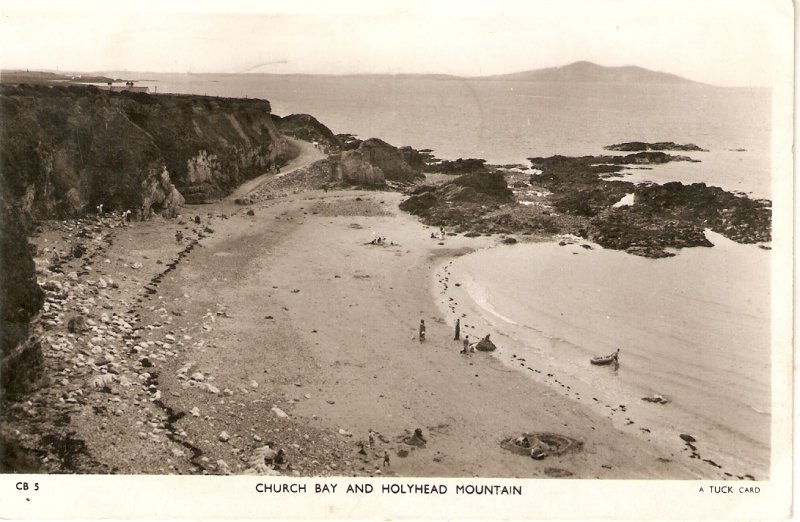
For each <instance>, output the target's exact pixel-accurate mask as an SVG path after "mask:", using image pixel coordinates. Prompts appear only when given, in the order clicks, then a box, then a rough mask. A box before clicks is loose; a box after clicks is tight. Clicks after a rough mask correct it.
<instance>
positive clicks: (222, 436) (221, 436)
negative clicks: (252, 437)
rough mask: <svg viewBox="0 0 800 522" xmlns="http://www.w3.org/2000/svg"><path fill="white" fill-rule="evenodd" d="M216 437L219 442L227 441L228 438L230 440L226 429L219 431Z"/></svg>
mask: <svg viewBox="0 0 800 522" xmlns="http://www.w3.org/2000/svg"><path fill="white" fill-rule="evenodd" d="M217 438H218V439H219V440H220V442H228V440H230V438H231V436H230V435H228V432H227V431H223V432H221V433H220V434H219V436H218V437H217Z"/></svg>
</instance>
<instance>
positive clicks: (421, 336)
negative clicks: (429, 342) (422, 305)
mask: <svg viewBox="0 0 800 522" xmlns="http://www.w3.org/2000/svg"><path fill="white" fill-rule="evenodd" d="M419 340H420V342H422V341H424V340H425V319H420V320H419Z"/></svg>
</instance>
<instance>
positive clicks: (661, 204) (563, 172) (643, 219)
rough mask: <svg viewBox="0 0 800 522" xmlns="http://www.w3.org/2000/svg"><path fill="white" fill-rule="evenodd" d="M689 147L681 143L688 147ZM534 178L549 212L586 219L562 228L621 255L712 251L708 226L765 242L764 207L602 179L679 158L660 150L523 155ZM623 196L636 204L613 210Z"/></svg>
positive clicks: (685, 188)
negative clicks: (533, 170) (572, 155)
mask: <svg viewBox="0 0 800 522" xmlns="http://www.w3.org/2000/svg"><path fill="white" fill-rule="evenodd" d="M687 147H688V146H687ZM530 161H531V164H532V166H533V167H534V168H536V169H539V170H541V174H537V175H533V176H531V177H530V180H529V181H530V183H531V184H532V185H535V186H537V187H541V188H542V189H544V190H547V191H549V193H550V195H549V196H548V199H549V201H550V202H551V204H552V206H553V208H554V209H556V210H557V211H558V212H561V213H564V214H566V215H569V216H572V217H576V218H588V220H587V221H585V222H579V223H580V224H579V225H578V226H577V228H574V227H573V229H571V230H565V232H571V233H575V234H578V235H580V236H582V237H585V238H587V239H591V240H593V241H595V242H597V243H598V244H600V245H602V246H604V247H606V248H614V249H618V250H626V251H628V252H630V253H633V254H637V255H642V256H646V257H665V256H670V255H673V254H671V253H669V252H668V251H667V250H666V249H668V248H684V247H692V246H707V247H708V246H712V244H711V243H710V242H709V241H708V239H706V237H705V233H704V230H705V229H707V228H709V229H711V230H714V231H715V232H718V233H720V234H722V235H724V236H726V237H728V238H729V239H732V240H734V241H737V242H740V243H756V242H768V241H770V239H771V226H772V214H771V203H770V202H769V201H766V200H752V199H749V198H747V197H744V196H740V195H736V194H733V193H730V192H726V191H725V190H723V189H721V188H719V187H709V186H707V185H706V184H705V183H694V184H691V185H684V184H683V183H680V182H670V183H664V184H663V185H658V184H639V185H636V184H633V183H630V182H626V181H609V180H605V179H603V178H602V177H601V176H602V174H604V173H606V172H609V171H612V172H613V171H617V170H618V169H621V168H624V167H625V165H627V164H641V163H642V162H645V163H650V164H652V163H665V162H669V161H686V160H685V158H684V157H683V156H673V155H669V154H666V153H664V152H638V153H635V154H628V155H626V156H618V157H609V156H583V157H577V158H569V157H565V156H552V157H549V158H530ZM604 166H606V167H610V168H608V169H600V168H599V167H604ZM626 194H633V195H634V201H635V204H633V205H628V206H615V205H614V203H616V202H618V201H620V199H621V198H622V197H623V196H625V195H626Z"/></svg>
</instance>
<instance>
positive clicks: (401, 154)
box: [331, 137, 424, 186]
mask: <svg viewBox="0 0 800 522" xmlns="http://www.w3.org/2000/svg"><path fill="white" fill-rule="evenodd" d="M345 143H346V144H347V145H346V146H345V147H344V150H343V151H342V152H341V153H340V154H338V155H334V156H332V157H331V164H332V167H331V169H332V170H331V172H332V174H331V181H332V182H342V183H345V184H349V185H364V186H381V185H384V184H385V183H386V182H387V181H392V182H400V183H411V182H414V181H416V180H419V179H422V178H424V174H422V168H423V166H424V162H423V159H422V155H421V154H420V153H419V152H418V151H416V150H414V149H412V148H411V147H399V148H398V147H394V146H393V145H390V144H388V143H386V142H385V141H382V140H379V139H377V138H372V139H369V140H365V141H360V140H358V139H357V138H353V137H350V138H349V140H348V141H346V142H345ZM356 143H357V145H355V144H356Z"/></svg>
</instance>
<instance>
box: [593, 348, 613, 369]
mask: <svg viewBox="0 0 800 522" xmlns="http://www.w3.org/2000/svg"><path fill="white" fill-rule="evenodd" d="M617 362H619V348H617V351H616V352H614V353H612V354H610V355H604V356H602V357H595V358H594V359H592V364H597V365H604V364H611V363H617Z"/></svg>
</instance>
